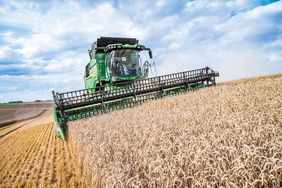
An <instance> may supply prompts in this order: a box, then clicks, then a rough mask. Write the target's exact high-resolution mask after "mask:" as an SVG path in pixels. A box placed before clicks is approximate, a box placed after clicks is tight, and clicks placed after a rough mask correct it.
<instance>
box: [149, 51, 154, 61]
mask: <svg viewBox="0 0 282 188" xmlns="http://www.w3.org/2000/svg"><path fill="white" fill-rule="evenodd" d="M149 57H150V58H151V59H152V58H153V53H152V50H149Z"/></svg>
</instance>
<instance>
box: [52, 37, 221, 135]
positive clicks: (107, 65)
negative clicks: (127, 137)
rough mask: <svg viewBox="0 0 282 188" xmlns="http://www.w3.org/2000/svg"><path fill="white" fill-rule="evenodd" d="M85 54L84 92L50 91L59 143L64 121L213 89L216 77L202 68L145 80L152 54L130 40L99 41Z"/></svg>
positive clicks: (108, 38) (63, 129)
mask: <svg viewBox="0 0 282 188" xmlns="http://www.w3.org/2000/svg"><path fill="white" fill-rule="evenodd" d="M88 52H89V56H90V62H89V63H88V64H87V65H86V67H85V75H84V84H85V89H83V90H78V91H71V92H66V93H58V92H57V93H55V92H54V91H53V98H54V102H55V107H54V108H53V116H54V130H55V131H56V132H57V134H58V135H59V137H60V138H61V139H62V140H65V136H64V133H65V131H66V129H67V126H66V124H67V122H68V121H74V120H76V119H81V118H87V117H90V116H94V115H97V114H101V113H105V112H108V111H111V110H115V109H121V108H126V107H130V106H133V105H136V104H140V103H142V102H144V101H146V100H150V99H156V98H160V97H163V96H167V95H173V94H176V93H180V92H185V91H189V90H193V89H196V88H201V87H205V86H211V85H215V77H217V76H219V74H218V73H217V72H215V71H213V70H212V69H210V68H209V67H205V68H202V69H196V70H191V71H186V72H180V73H174V74H169V75H164V76H157V77H152V78H148V75H149V74H148V73H149V68H150V67H151V64H150V59H151V58H152V51H151V49H150V48H146V47H145V46H143V45H140V44H138V40H136V39H134V38H113V37H101V38H99V39H97V41H96V42H94V43H93V45H92V46H91V49H90V50H89V51H88ZM143 52H147V53H143ZM142 53H143V54H142ZM146 54H147V56H146Z"/></svg>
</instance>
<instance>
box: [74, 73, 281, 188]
mask: <svg viewBox="0 0 282 188" xmlns="http://www.w3.org/2000/svg"><path fill="white" fill-rule="evenodd" d="M281 93H282V76H281V75H280V76H275V77H272V78H271V77H270V78H261V79H251V80H249V81H246V80H243V81H242V82H240V81H239V82H238V81H236V82H230V83H228V84H225V85H219V86H216V87H211V88H205V89H201V90H198V91H195V92H190V93H186V94H181V95H177V96H172V97H167V98H165V99H162V100H155V101H151V102H148V103H145V104H143V105H140V106H138V107H134V108H130V109H125V110H120V111H115V112H111V113H109V114H106V115H101V116H96V117H93V118H89V119H86V120H79V121H75V122H71V123H69V141H70V142H72V143H73V144H74V146H75V150H76V152H77V154H78V157H79V163H80V165H81V168H82V169H83V171H84V174H85V175H86V178H85V180H84V181H87V182H89V183H91V185H92V186H93V187H94V186H95V187H105V186H110V187H112V186H117V187H133V186H137V187H160V186H163V187H173V186H176V187H184V186H188V187H190V186H195V187H210V186H224V187H258V186H264V187H280V186H281V185H282V182H281V179H282V94H281Z"/></svg>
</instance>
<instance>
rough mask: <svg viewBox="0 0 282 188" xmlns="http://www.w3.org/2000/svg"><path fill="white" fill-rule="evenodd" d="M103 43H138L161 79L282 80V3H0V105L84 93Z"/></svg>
mask: <svg viewBox="0 0 282 188" xmlns="http://www.w3.org/2000/svg"><path fill="white" fill-rule="evenodd" d="M100 36H117V37H118V36H120V37H136V38H138V39H139V41H140V43H142V44H144V45H146V46H148V47H151V48H152V50H153V53H154V61H155V64H156V68H157V71H158V74H159V75H161V74H167V73H172V72H178V71H184V70H189V69H194V68H201V67H205V66H209V67H211V68H213V69H214V70H217V71H219V72H220V78H219V80H220V81H224V80H233V79H239V78H244V77H252V76H258V75H268V74H273V73H282V2H281V1H273V0H229V1H228V0H194V1H192V0H179V1H174V0H156V1H150V0H144V1H140V0H124V1H118V0H108V1H102V0H97V1H86V0H85V1H67V0H65V1H44V0H42V1H35V0H34V1H23V0H21V1H20V0H19V1H8V0H7V1H0V102H8V101H12V100H23V101H33V100H36V99H51V91H52V90H56V91H68V90H75V89H81V88H83V86H84V85H83V74H84V73H83V70H84V66H85V65H86V64H87V62H88V60H89V57H88V53H87V50H88V49H89V48H90V46H91V43H92V42H93V41H95V40H96V38H98V37H100Z"/></svg>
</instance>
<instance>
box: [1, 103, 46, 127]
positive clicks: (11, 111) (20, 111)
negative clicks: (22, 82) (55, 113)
mask: <svg viewBox="0 0 282 188" xmlns="http://www.w3.org/2000/svg"><path fill="white" fill-rule="evenodd" d="M51 106H52V103H19V104H1V105H0V127H3V126H6V125H9V124H12V123H16V122H20V121H24V120H27V119H32V118H35V117H37V116H39V115H40V114H42V113H43V112H45V111H46V110H48V109H50V108H51Z"/></svg>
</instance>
